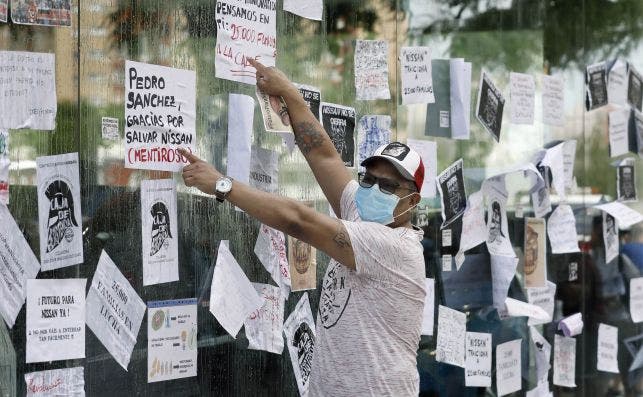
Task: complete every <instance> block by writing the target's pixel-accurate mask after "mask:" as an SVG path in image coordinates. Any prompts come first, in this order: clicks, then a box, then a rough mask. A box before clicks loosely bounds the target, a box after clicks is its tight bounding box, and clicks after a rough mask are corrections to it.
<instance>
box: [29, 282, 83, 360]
mask: <svg viewBox="0 0 643 397" xmlns="http://www.w3.org/2000/svg"><path fill="white" fill-rule="evenodd" d="M86 284H87V279H84V278H70V279H38V280H35V279H31V280H27V324H26V327H25V328H26V329H25V334H26V345H27V353H26V358H25V362H27V363H39V362H44V361H56V360H71V359H75V358H84V357H85V286H86Z"/></svg>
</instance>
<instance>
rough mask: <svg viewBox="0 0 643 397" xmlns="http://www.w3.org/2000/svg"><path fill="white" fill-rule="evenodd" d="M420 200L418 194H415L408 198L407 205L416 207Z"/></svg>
mask: <svg viewBox="0 0 643 397" xmlns="http://www.w3.org/2000/svg"><path fill="white" fill-rule="evenodd" d="M420 200H422V196H420V193H418V192H415V193H414V194H413V196H411V197H409V204H410V205H411V207H412V206H415V205H418V204H419V203H420Z"/></svg>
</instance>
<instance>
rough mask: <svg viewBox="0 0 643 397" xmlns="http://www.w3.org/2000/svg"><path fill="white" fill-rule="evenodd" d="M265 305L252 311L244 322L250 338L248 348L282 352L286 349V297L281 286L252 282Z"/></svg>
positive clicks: (247, 335)
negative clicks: (283, 334) (284, 335)
mask: <svg viewBox="0 0 643 397" xmlns="http://www.w3.org/2000/svg"><path fill="white" fill-rule="evenodd" d="M252 285H253V286H254V287H255V290H256V291H257V293H258V294H259V296H260V297H261V298H262V299H263V302H264V303H263V306H261V307H260V308H259V309H257V310H255V311H253V312H252V313H250V315H249V316H248V318H246V320H245V321H244V322H243V325H244V327H245V331H246V338H248V343H249V344H248V349H255V350H265V351H267V352H271V353H276V354H281V352H282V351H283V350H284V338H283V336H282V333H283V330H284V304H285V297H284V295H283V294H282V293H281V291H280V288H279V287H275V286H274V285H270V284H262V283H252Z"/></svg>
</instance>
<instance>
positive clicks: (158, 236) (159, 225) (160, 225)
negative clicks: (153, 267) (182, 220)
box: [150, 201, 172, 256]
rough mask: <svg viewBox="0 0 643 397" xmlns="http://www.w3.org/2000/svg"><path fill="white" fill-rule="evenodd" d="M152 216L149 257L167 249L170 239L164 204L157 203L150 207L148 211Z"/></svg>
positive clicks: (167, 216) (170, 234)
mask: <svg viewBox="0 0 643 397" xmlns="http://www.w3.org/2000/svg"><path fill="white" fill-rule="evenodd" d="M150 213H151V215H152V248H151V249H150V256H154V255H155V254H156V253H157V252H159V250H160V249H161V248H167V247H168V245H169V241H168V240H169V239H171V238H172V233H171V232H170V213H169V212H168V210H167V206H166V205H165V203H163V202H161V201H157V202H156V203H154V205H152V209H151V211H150Z"/></svg>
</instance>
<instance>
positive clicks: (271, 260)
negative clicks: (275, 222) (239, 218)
mask: <svg viewBox="0 0 643 397" xmlns="http://www.w3.org/2000/svg"><path fill="white" fill-rule="evenodd" d="M254 253H255V255H257V258H259V261H260V262H261V264H262V265H263V267H264V268H265V269H266V270H267V271H268V273H270V276H271V277H272V279H273V281H274V282H275V283H277V285H278V286H279V289H280V290H281V293H282V295H283V296H284V297H285V298H288V295H289V294H290V283H291V281H290V265H289V264H288V254H287V253H286V237H285V235H284V234H283V233H282V232H280V231H279V230H276V229H273V228H271V227H269V226H266V225H264V224H261V226H260V227H259V234H258V235H257V242H256V243H255V247H254Z"/></svg>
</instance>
